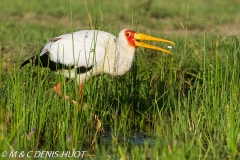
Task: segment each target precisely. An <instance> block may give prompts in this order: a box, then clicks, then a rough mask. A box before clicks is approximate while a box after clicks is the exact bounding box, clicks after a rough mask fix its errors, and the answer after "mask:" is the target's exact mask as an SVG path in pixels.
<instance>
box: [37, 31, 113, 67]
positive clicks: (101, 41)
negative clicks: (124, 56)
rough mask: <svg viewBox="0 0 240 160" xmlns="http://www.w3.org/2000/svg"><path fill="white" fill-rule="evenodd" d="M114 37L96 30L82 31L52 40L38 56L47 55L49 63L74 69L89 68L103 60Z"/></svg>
mask: <svg viewBox="0 0 240 160" xmlns="http://www.w3.org/2000/svg"><path fill="white" fill-rule="evenodd" d="M115 39H116V37H115V36H114V35H112V34H110V33H107V32H104V31H97V30H84V31H78V32H74V33H70V34H64V35H62V36H59V37H55V38H52V39H51V40H50V41H49V42H48V43H47V44H46V46H45V47H44V48H43V49H42V51H41V53H40V56H42V55H44V54H46V53H47V54H49V57H50V59H51V61H53V62H56V63H61V64H64V65H66V66H74V67H75V68H78V67H81V66H84V67H90V66H92V65H96V64H98V63H100V62H102V61H103V60H104V56H105V52H106V50H107V47H110V46H112V45H113V44H114V43H115Z"/></svg>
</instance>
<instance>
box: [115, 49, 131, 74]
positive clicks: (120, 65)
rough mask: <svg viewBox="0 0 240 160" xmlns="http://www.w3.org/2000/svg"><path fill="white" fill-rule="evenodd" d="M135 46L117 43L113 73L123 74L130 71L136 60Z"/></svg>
mask: <svg viewBox="0 0 240 160" xmlns="http://www.w3.org/2000/svg"><path fill="white" fill-rule="evenodd" d="M134 53H135V48H133V47H131V48H129V47H124V46H121V45H117V48H116V53H115V57H114V72H113V75H123V74H125V73H127V72H129V71H130V70H131V68H132V64H133V60H134Z"/></svg>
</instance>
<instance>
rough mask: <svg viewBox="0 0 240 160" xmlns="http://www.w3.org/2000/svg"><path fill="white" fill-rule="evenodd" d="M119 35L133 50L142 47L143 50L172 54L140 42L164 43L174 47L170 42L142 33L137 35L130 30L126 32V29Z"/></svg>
mask: <svg viewBox="0 0 240 160" xmlns="http://www.w3.org/2000/svg"><path fill="white" fill-rule="evenodd" d="M120 34H124V37H126V39H127V42H128V44H129V45H130V46H131V47H134V48H136V47H144V48H149V49H155V50H159V51H162V52H166V53H169V54H172V52H170V51H169V50H166V49H163V48H160V47H156V46H153V45H149V44H146V43H143V42H142V40H148V41H158V42H165V43H169V44H172V45H175V43H174V42H172V41H169V40H165V39H160V38H156V37H152V36H149V35H146V34H143V33H138V32H135V31H132V30H128V29H125V30H123V31H122V32H120ZM119 36H120V35H119Z"/></svg>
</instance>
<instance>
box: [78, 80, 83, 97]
mask: <svg viewBox="0 0 240 160" xmlns="http://www.w3.org/2000/svg"><path fill="white" fill-rule="evenodd" d="M82 86H83V85H82V83H80V84H79V100H81V99H82Z"/></svg>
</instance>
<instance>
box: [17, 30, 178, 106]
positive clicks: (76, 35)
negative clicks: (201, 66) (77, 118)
mask: <svg viewBox="0 0 240 160" xmlns="http://www.w3.org/2000/svg"><path fill="white" fill-rule="evenodd" d="M144 40H146V41H157V42H164V43H168V44H171V45H175V43H174V42H172V41H170V40H166V39H161V38H156V37H153V36H150V35H147V34H143V33H140V32H136V31H133V30H130V29H123V30H121V31H120V32H119V35H118V37H116V36H115V35H113V34H111V33H108V32H105V31H101V30H81V31H76V32H72V33H68V34H63V35H61V36H58V37H55V38H52V39H50V40H49V41H48V42H47V43H46V45H45V46H44V47H42V48H41V50H40V51H39V52H38V53H35V54H34V55H33V56H32V57H31V58H29V59H27V60H26V61H24V62H23V63H22V64H21V66H20V68H22V67H23V66H25V65H26V64H28V63H31V64H32V65H35V66H38V65H39V66H40V67H49V68H50V70H51V71H55V72H56V73H58V74H60V75H63V76H65V77H66V81H68V80H69V79H74V78H75V79H76V81H77V83H78V85H79V96H80V99H81V97H82V85H83V83H84V82H87V81H88V80H89V79H90V78H91V77H93V76H96V75H99V74H103V73H106V74H110V75H113V76H121V75H124V74H126V73H127V72H129V71H130V70H131V68H132V65H133V61H134V56H135V50H136V48H137V47H143V48H148V49H153V50H158V51H161V52H165V53H168V54H172V52H171V51H169V50H166V49H163V48H160V47H157V46H153V45H150V44H147V43H144V42H143V41H144ZM53 89H54V91H56V92H57V93H58V94H59V95H61V83H58V84H57V85H56V86H54V87H53ZM66 99H67V100H70V98H69V97H68V96H66ZM72 103H73V104H76V101H75V100H72Z"/></svg>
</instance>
